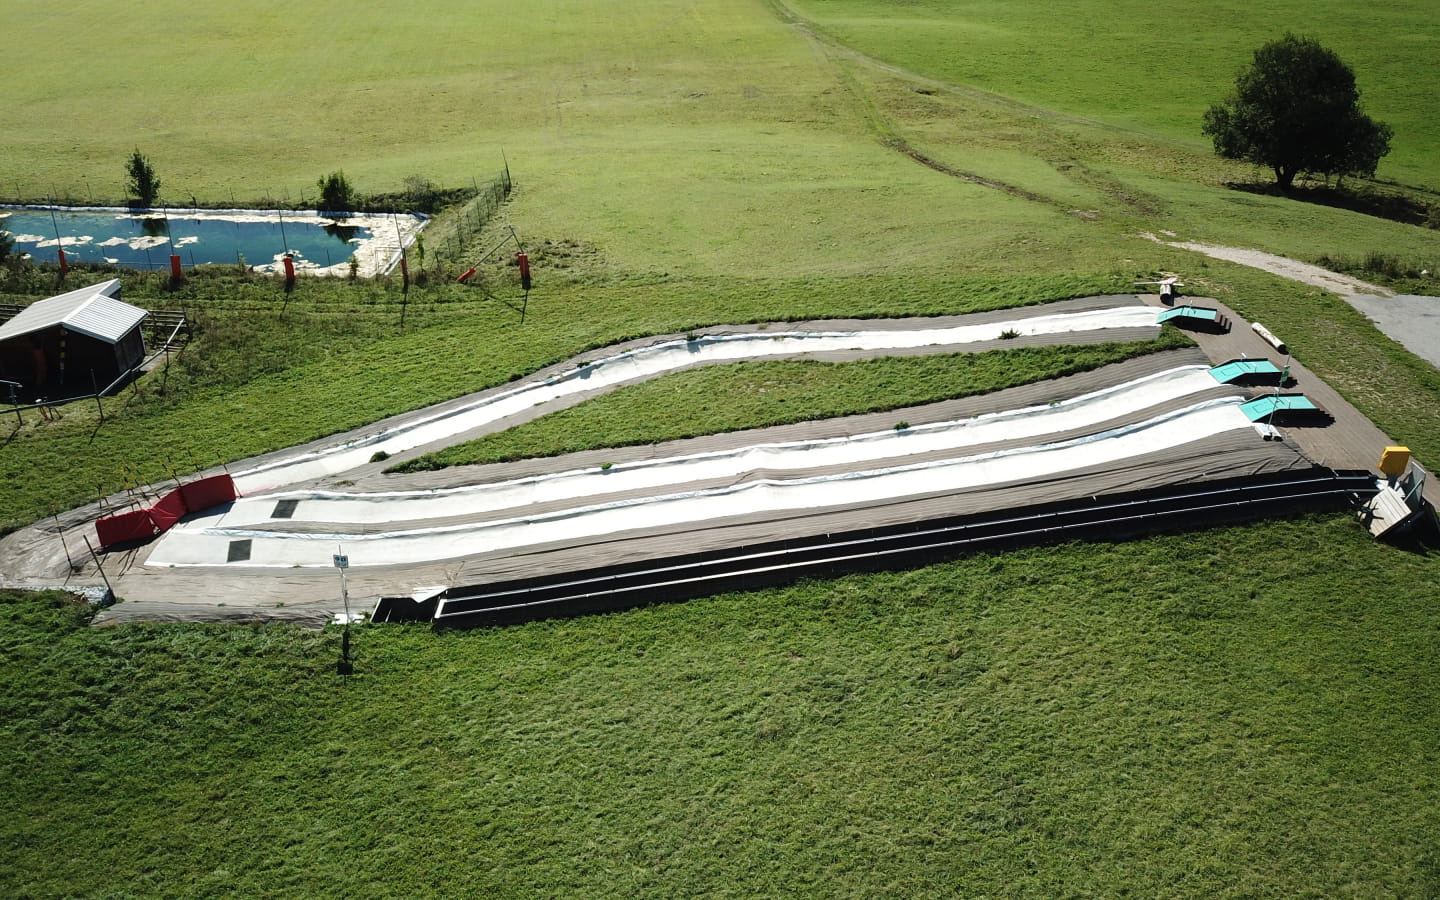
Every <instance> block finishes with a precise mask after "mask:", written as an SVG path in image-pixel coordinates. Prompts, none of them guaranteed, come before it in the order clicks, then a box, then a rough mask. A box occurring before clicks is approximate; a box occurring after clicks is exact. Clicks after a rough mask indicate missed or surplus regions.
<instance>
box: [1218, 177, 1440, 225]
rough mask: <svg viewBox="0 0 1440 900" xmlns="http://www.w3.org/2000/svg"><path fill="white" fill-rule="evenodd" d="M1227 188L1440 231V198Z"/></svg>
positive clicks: (1241, 184) (1266, 185) (1270, 186)
mask: <svg viewBox="0 0 1440 900" xmlns="http://www.w3.org/2000/svg"><path fill="white" fill-rule="evenodd" d="M1225 186H1226V187H1228V188H1230V189H1232V190H1236V191H1244V192H1246V193H1247V194H1264V195H1266V196H1270V197H1284V198H1286V199H1288V200H1298V201H1300V202H1301V203H1313V204H1315V205H1317V206H1329V207H1332V208H1334V209H1344V210H1349V211H1350V212H1357V213H1361V214H1362V215H1367V216H1374V217H1376V218H1379V219H1388V220H1389V221H1391V222H1400V223H1401V224H1404V225H1420V226H1423V227H1426V228H1440V198H1436V199H1432V200H1429V201H1427V200H1423V199H1420V198H1417V197H1413V196H1408V195H1406V194H1400V193H1389V192H1386V191H1381V190H1375V189H1372V188H1368V187H1361V188H1350V187H1344V186H1336V185H1327V184H1317V185H1300V186H1295V187H1291V188H1290V190H1288V191H1287V190H1282V189H1281V188H1280V186H1279V185H1277V184H1275V183H1274V182H1269V181H1266V182H1260V181H1227V182H1225Z"/></svg>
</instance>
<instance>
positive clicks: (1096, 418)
mask: <svg viewBox="0 0 1440 900" xmlns="http://www.w3.org/2000/svg"><path fill="white" fill-rule="evenodd" d="M1215 387H1216V384H1215V379H1213V378H1211V377H1210V375H1209V374H1208V367H1207V366H1203V365H1190V366H1178V367H1176V368H1173V369H1168V370H1166V371H1163V372H1157V373H1155V374H1153V375H1148V376H1145V377H1143V378H1137V379H1135V380H1133V381H1128V382H1124V383H1122V384H1118V385H1112V386H1109V387H1106V388H1102V389H1100V390H1097V391H1093V392H1091V393H1088V394H1082V395H1080V396H1076V397H1072V398H1069V399H1065V400H1060V401H1056V402H1055V403H1051V404H1045V405H1038V406H1030V407H1024V408H1020V409H1013V410H1004V411H1001V412H995V413H988V414H985V415H981V416H975V417H973V418H969V419H962V420H958V421H952V422H937V423H933V424H927V425H916V426H912V427H910V428H908V429H906V430H904V431H897V430H895V429H887V430H885V431H881V432H872V433H869V434H859V435H854V436H851V437H841V438H825V439H817V440H807V441H791V442H786V443H774V444H757V445H753V446H748V447H737V448H734V449H731V450H722V451H714V452H709V453H697V454H691V455H686V456H675V457H668V458H662V459H649V460H639V461H636V462H630V463H617V464H615V465H613V466H611V467H610V468H609V469H605V470H601V469H599V468H596V467H594V466H591V467H589V468H585V469H571V470H568V471H563V472H553V473H546V474H542V475H533V476H529V477H526V478H518V479H513V480H509V481H501V482H492V483H488V484H476V485H469V486H465V487H457V488H437V489H431V490H420V491H376V492H354V491H319V490H311V491H286V492H281V493H273V494H265V495H262V496H260V497H256V498H242V499H240V500H237V501H236V502H235V503H234V504H233V505H231V506H230V507H229V508H228V509H224V510H223V511H220V512H217V513H214V514H211V515H209V516H202V517H199V518H196V519H193V520H191V521H188V522H185V523H183V524H181V525H179V526H177V528H178V529H179V530H182V531H185V530H189V531H194V530H202V529H204V528H214V527H225V528H236V527H241V526H245V525H253V524H259V523H262V522H264V523H269V522H274V521H275V519H274V518H273V516H272V513H273V512H274V508H275V503H276V502H277V501H280V500H294V501H296V502H297V505H296V507H295V509H294V510H293V511H292V514H291V515H290V517H289V520H290V521H292V522H326V523H336V524H342V523H359V522H404V521H420V520H425V519H438V518H445V517H449V516H459V515H475V516H478V515H482V514H493V513H495V512H498V511H500V510H506V509H521V508H524V507H527V506H531V505H533V504H538V503H549V502H553V501H562V500H571V501H578V500H579V499H580V498H584V497H593V496H596V495H601V494H619V493H625V492H632V491H641V490H649V491H660V490H661V489H663V488H665V487H666V486H669V485H676V484H694V483H697V482H701V481H707V480H713V479H721V478H731V479H739V478H743V477H744V476H745V475H746V474H747V473H749V472H754V471H756V470H758V469H766V470H778V471H786V470H795V469H814V468H819V467H822V466H833V465H846V466H850V467H860V466H874V465H878V461H879V460H886V459H889V460H898V459H903V458H904V457H906V456H915V455H918V454H922V453H931V452H934V451H943V450H956V449H959V448H962V447H974V446H978V445H980V444H987V443H998V442H1000V441H1013V440H1019V439H1026V438H1030V439H1034V438H1038V437H1041V436H1043V435H1046V434H1055V433H1057V432H1061V431H1071V430H1075V429H1080V428H1087V427H1093V426H1096V425H1099V424H1100V423H1102V422H1107V421H1113V420H1117V419H1121V418H1126V417H1131V416H1134V415H1136V414H1138V413H1140V412H1141V411H1143V410H1145V409H1147V408H1149V407H1152V406H1156V405H1158V404H1160V403H1164V402H1169V401H1174V400H1178V399H1180V398H1182V397H1186V396H1190V395H1193V394H1196V393H1200V392H1202V391H1205V390H1212V389H1214V388H1215Z"/></svg>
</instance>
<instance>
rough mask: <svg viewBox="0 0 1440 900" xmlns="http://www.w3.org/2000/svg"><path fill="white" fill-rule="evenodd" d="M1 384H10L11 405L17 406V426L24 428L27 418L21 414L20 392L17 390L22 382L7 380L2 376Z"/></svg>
mask: <svg viewBox="0 0 1440 900" xmlns="http://www.w3.org/2000/svg"><path fill="white" fill-rule="evenodd" d="M0 384H8V385H9V386H10V405H11V406H13V407H15V427H16V428H24V427H25V419H24V417H23V416H21V415H20V394H19V393H18V392H17V388H19V387H20V382H18V381H6V380H4V379H3V378H0Z"/></svg>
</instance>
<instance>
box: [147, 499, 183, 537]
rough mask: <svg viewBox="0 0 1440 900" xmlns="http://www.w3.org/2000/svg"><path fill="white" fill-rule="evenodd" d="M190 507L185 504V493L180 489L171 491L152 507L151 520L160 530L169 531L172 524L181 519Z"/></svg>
mask: <svg viewBox="0 0 1440 900" xmlns="http://www.w3.org/2000/svg"><path fill="white" fill-rule="evenodd" d="M189 511H190V509H189V507H187V506H186V505H185V495H184V494H182V493H180V491H178V490H174V491H171V492H170V493H168V494H166V495H165V496H164V497H161V498H160V502H159V503H156V504H155V505H154V506H152V507H150V520H151V521H152V522H154V523H155V527H156V528H157V529H158V530H160V531H162V532H163V531H169V530H170V526H171V525H174V524H175V523H176V522H178V521H180V519H181V517H182V516H184V515H185V514H186V513H187V512H189Z"/></svg>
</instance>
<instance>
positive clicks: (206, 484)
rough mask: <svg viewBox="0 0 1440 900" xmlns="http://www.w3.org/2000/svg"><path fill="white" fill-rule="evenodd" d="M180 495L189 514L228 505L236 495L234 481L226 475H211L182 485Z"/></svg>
mask: <svg viewBox="0 0 1440 900" xmlns="http://www.w3.org/2000/svg"><path fill="white" fill-rule="evenodd" d="M180 493H181V494H182V495H183V496H184V497H185V507H186V509H188V510H190V512H199V511H200V510H202V509H209V508H210V507H212V506H218V505H220V504H221V503H229V502H230V501H231V500H234V499H235V498H236V497H237V496H238V495H237V494H236V493H235V479H233V478H231V477H230V476H229V475H228V474H227V475H211V476H210V477H209V478H201V479H200V480H198V481H192V482H190V483H189V484H186V485H182V486H181V488H180Z"/></svg>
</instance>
